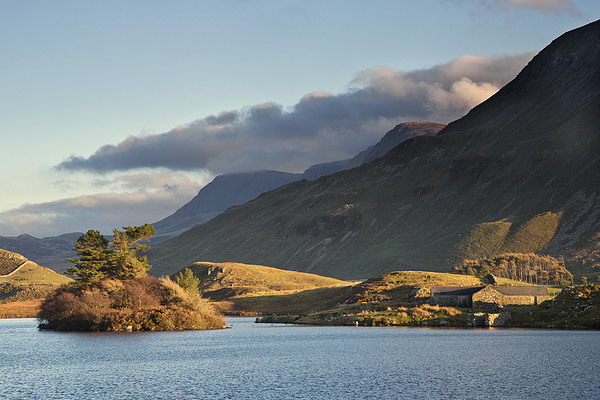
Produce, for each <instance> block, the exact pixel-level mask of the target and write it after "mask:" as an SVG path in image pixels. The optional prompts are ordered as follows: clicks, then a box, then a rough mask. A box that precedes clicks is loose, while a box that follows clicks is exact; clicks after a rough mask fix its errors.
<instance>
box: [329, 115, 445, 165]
mask: <svg viewBox="0 0 600 400" xmlns="http://www.w3.org/2000/svg"><path fill="white" fill-rule="evenodd" d="M444 127H446V124H443V123H441V122H433V121H414V122H405V123H403V124H399V125H396V126H395V127H394V129H392V130H391V131H389V132H388V133H386V134H385V136H384V137H383V138H382V139H381V140H380V141H379V142H378V143H377V144H376V145H374V146H371V147H369V148H368V149H366V150H364V151H361V152H360V153H358V155H357V156H356V157H354V158H353V159H352V160H350V161H349V162H347V163H346V165H345V166H344V168H343V169H349V168H354V167H358V166H361V165H363V164H366V163H368V162H370V161H373V160H375V159H377V158H379V157H383V156H384V155H385V153H387V152H388V151H390V150H391V149H393V148H394V147H396V146H397V145H399V144H400V143H402V142H405V141H407V140H409V139H412V138H415V137H417V136H435V135H437V133H438V132H439V131H441V130H442V129H443V128H444ZM338 171H341V169H339V170H338ZM335 172H337V171H335Z"/></svg>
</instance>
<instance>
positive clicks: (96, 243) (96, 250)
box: [67, 230, 110, 285]
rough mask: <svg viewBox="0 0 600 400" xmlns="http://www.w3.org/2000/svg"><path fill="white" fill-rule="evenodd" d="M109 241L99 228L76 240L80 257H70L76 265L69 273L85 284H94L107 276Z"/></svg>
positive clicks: (68, 270) (76, 248)
mask: <svg viewBox="0 0 600 400" xmlns="http://www.w3.org/2000/svg"><path fill="white" fill-rule="evenodd" d="M108 245H109V242H108V240H107V239H106V238H105V237H104V236H102V234H101V233H100V232H99V231H97V230H89V231H87V233H85V234H84V235H82V236H81V237H79V239H77V241H76V242H75V248H74V250H75V251H76V252H77V254H79V259H78V260H74V259H71V258H68V259H67V261H70V262H72V263H73V264H75V266H73V267H70V268H68V269H67V273H68V274H69V275H73V276H74V277H75V280H77V281H79V282H80V283H82V284H85V285H93V284H94V283H96V282H98V281H101V280H102V279H104V278H105V276H106V273H107V272H108V269H109V265H110V254H109V250H108Z"/></svg>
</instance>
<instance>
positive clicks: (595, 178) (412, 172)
mask: <svg viewBox="0 0 600 400" xmlns="http://www.w3.org/2000/svg"><path fill="white" fill-rule="evenodd" d="M599 131H600V21H597V22H594V23H592V24H589V25H586V26H584V27H582V28H579V29H576V30H573V31H570V32H568V33H566V34H564V35H562V36H561V37H559V38H558V39H556V40H555V41H553V42H552V43H551V44H550V45H549V46H547V47H546V48H545V49H543V50H542V51H541V52H540V53H539V54H538V55H537V56H535V57H534V58H533V60H532V61H531V62H530V63H529V64H528V65H527V66H526V67H525V68H524V69H523V71H521V73H520V74H519V75H518V76H517V77H516V78H515V79H514V80H513V81H511V82H510V83H509V84H507V85H506V86H505V87H503V88H502V89H501V90H500V91H498V92H497V93H496V94H495V95H494V96H492V97H491V98H490V99H488V100H487V101H485V102H484V103H482V104H481V105H479V106H477V107H475V108H474V109H473V110H471V111H470V112H469V113H468V114H467V115H466V116H464V117H463V118H461V119H459V120H457V121H455V122H453V123H451V124H449V125H448V126H447V127H445V128H444V129H443V130H441V131H440V132H439V133H438V134H437V135H436V136H421V137H416V138H414V139H411V140H408V141H405V142H403V143H401V144H399V145H398V146H396V147H395V148H394V149H392V150H391V151H390V152H388V153H387V154H386V155H385V156H383V157H381V158H379V159H376V160H374V161H372V162H370V163H368V164H363V165H362V166H359V167H357V168H354V169H350V170H347V171H341V172H338V173H336V174H332V175H327V176H324V177H321V178H319V179H317V180H314V181H299V182H295V183H291V184H288V185H286V186H284V187H281V188H278V189H275V190H272V191H270V192H268V193H264V194H262V195H260V196H259V197H257V198H256V199H254V200H252V201H250V202H248V203H246V204H244V205H242V206H237V207H232V208H230V209H229V210H228V211H226V212H225V213H223V214H221V215H219V216H218V217H216V218H214V219H212V220H210V221H209V222H207V223H204V224H202V225H200V226H197V227H195V228H193V229H191V230H189V231H186V232H184V233H183V234H181V235H179V236H178V237H176V238H174V239H171V240H169V241H166V242H163V243H161V244H159V245H157V246H155V247H154V248H153V250H152V251H151V254H150V261H151V263H152V264H153V265H154V269H153V270H152V273H154V274H165V273H170V272H173V271H176V270H178V269H179V268H182V267H183V266H185V265H188V264H190V263H192V262H195V261H212V262H218V261H237V262H246V263H253V264H263V265H272V266H277V267H280V268H286V269H292V270H298V271H304V272H312V273H317V274H320V275H324V276H332V277H336V278H342V279H357V278H365V277H370V276H377V275H382V274H384V273H386V272H390V271H393V270H398V269H416V270H436V271H447V270H449V268H451V267H452V266H454V265H457V264H459V263H460V262H461V261H462V260H463V259H476V258H491V257H493V256H495V255H498V254H502V253H509V252H512V253H538V254H542V253H543V254H549V255H552V256H555V257H564V259H565V266H566V267H567V268H568V269H569V270H571V271H572V272H576V273H577V272H580V273H581V272H590V271H597V270H598V268H599V267H600V262H599V260H600V143H599V142H600V133H599Z"/></svg>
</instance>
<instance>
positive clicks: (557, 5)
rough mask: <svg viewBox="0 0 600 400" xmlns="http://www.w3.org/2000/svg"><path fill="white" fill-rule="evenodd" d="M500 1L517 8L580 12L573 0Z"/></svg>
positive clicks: (570, 12)
mask: <svg viewBox="0 0 600 400" xmlns="http://www.w3.org/2000/svg"><path fill="white" fill-rule="evenodd" d="M497 1H499V2H500V3H508V5H510V6H512V7H516V8H531V9H534V10H538V11H542V12H549V13H563V12H566V13H569V14H578V11H577V7H575V4H573V2H572V1H571V0H497Z"/></svg>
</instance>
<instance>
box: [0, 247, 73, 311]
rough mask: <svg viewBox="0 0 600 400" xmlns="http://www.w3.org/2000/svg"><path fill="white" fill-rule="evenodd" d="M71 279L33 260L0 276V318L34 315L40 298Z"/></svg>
mask: <svg viewBox="0 0 600 400" xmlns="http://www.w3.org/2000/svg"><path fill="white" fill-rule="evenodd" d="M25 260H26V259H25ZM71 281H72V279H71V278H68V277H66V276H64V275H60V274H57V273H56V272H54V271H52V270H51V269H49V268H45V267H42V266H39V265H37V264H35V263H33V262H28V263H27V264H25V265H23V267H21V268H20V269H19V270H18V271H17V272H15V273H14V274H12V275H10V276H0V318H22V317H35V316H36V315H37V312H38V310H39V305H40V303H41V298H43V297H45V296H46V295H47V294H48V293H50V292H51V291H52V290H54V289H55V288H56V287H57V286H59V285H62V284H65V283H69V282H71Z"/></svg>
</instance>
